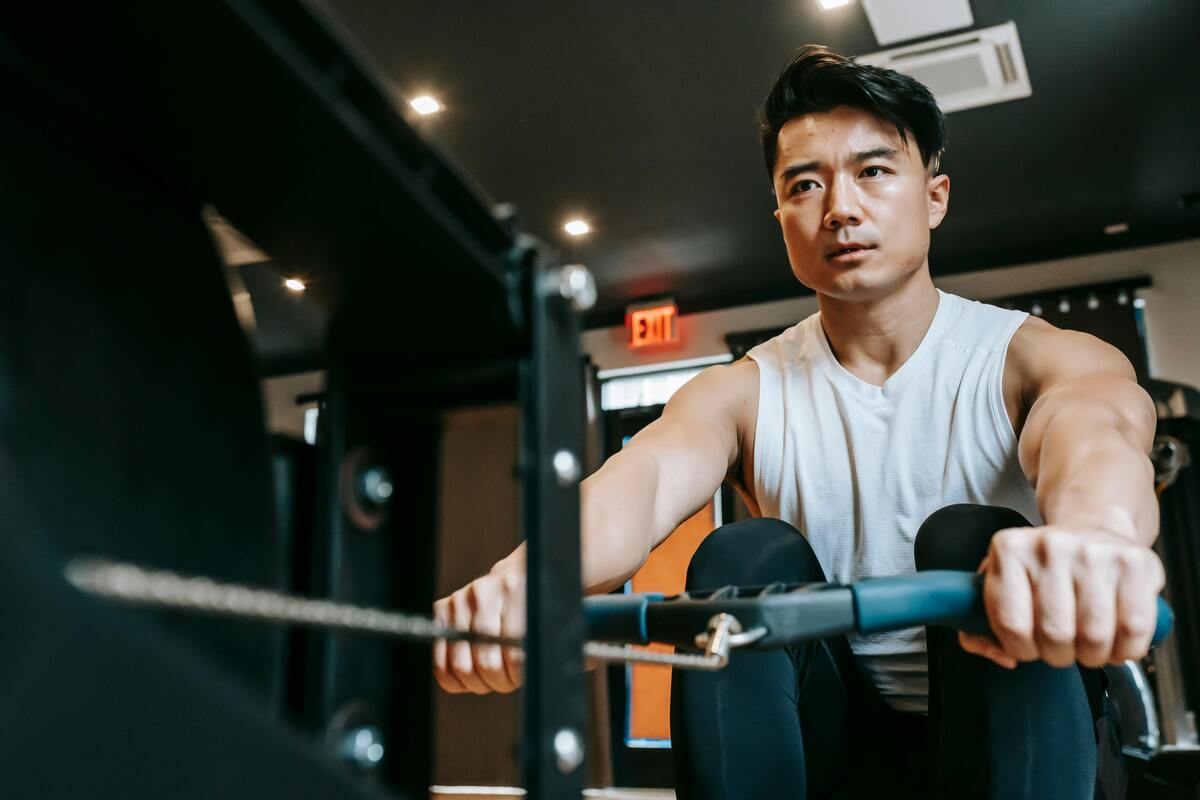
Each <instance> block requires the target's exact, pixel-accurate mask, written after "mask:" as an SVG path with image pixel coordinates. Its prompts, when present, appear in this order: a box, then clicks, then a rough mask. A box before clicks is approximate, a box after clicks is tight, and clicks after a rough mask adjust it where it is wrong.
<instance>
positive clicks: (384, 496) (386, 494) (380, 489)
mask: <svg viewBox="0 0 1200 800" xmlns="http://www.w3.org/2000/svg"><path fill="white" fill-rule="evenodd" d="M359 486H360V488H361V489H362V496H363V498H364V499H366V501H367V502H369V503H371V504H373V505H375V506H378V507H382V506H386V505H387V504H388V502H389V501H390V500H391V499H392V493H393V492H394V491H395V485H394V484H393V483H392V475H391V473H390V472H388V471H387V470H386V469H384V468H383V467H371V468H370V469H368V470H367V471H366V472H364V473H363V474H362V478H361V479H360V484H359Z"/></svg>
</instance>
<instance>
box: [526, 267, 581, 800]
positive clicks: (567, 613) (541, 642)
mask: <svg viewBox="0 0 1200 800" xmlns="http://www.w3.org/2000/svg"><path fill="white" fill-rule="evenodd" d="M564 269H565V270H569V269H571V268H570V267H568V268H563V269H559V268H555V267H552V266H547V265H545V264H535V265H533V266H532V270H533V272H532V276H531V277H532V280H531V281H530V282H529V286H530V291H531V293H532V302H531V303H530V304H529V308H530V320H529V322H530V354H529V357H528V359H527V360H526V361H525V362H524V363H523V369H522V376H521V378H522V379H521V411H522V424H523V435H522V450H521V454H522V482H523V491H524V495H523V499H524V504H525V505H524V517H525V535H526V548H527V553H526V569H527V575H528V584H527V592H528V603H527V606H528V633H527V638H526V644H525V646H526V661H525V729H524V753H523V755H524V761H525V764H524V766H525V786H526V789H527V791H528V797H530V798H532V800H549V799H550V798H554V799H555V800H557V799H558V798H563V799H564V800H565V799H566V798H571V799H572V800H575V799H576V798H579V797H581V796H582V794H583V788H584V783H585V780H586V775H587V769H586V765H585V761H586V753H585V741H586V730H587V727H586V725H587V705H586V700H585V696H584V681H583V618H582V602H581V597H582V592H581V588H580V563H579V479H580V477H581V473H582V463H583V462H582V459H583V446H584V438H583V435H584V426H583V417H584V398H583V381H582V370H581V369H580V360H579V359H580V356H579V322H578V319H577V316H576V311H575V308H574V307H573V305H572V300H571V298H570V296H569V295H570V291H569V289H568V288H567V282H566V281H565V280H564V278H565V277H566V276H567V274H566V272H564Z"/></svg>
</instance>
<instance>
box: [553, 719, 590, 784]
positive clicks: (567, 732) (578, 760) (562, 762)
mask: <svg viewBox="0 0 1200 800" xmlns="http://www.w3.org/2000/svg"><path fill="white" fill-rule="evenodd" d="M554 762H555V765H556V766H557V767H558V771H559V772H561V773H563V774H564V775H566V774H569V773H571V772H574V771H575V770H576V769H578V768H579V765H580V764H582V763H583V739H581V738H580V737H579V733H578V732H577V731H575V730H574V729H573V728H563V729H562V730H560V731H559V732H558V733H556V734H554Z"/></svg>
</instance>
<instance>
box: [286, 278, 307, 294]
mask: <svg viewBox="0 0 1200 800" xmlns="http://www.w3.org/2000/svg"><path fill="white" fill-rule="evenodd" d="M283 285H284V286H286V287H287V288H289V289H291V290H292V291H293V292H303V291H304V290H305V289H306V288H308V287H306V286H305V285H304V281H298V280H296V279H295V278H288V279H287V280H286V281H284V282H283Z"/></svg>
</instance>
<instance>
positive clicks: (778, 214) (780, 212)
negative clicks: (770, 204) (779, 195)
mask: <svg viewBox="0 0 1200 800" xmlns="http://www.w3.org/2000/svg"><path fill="white" fill-rule="evenodd" d="M775 219H777V220H779V224H780V225H782V224H783V210H782V209H779V208H777V209H775Z"/></svg>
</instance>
